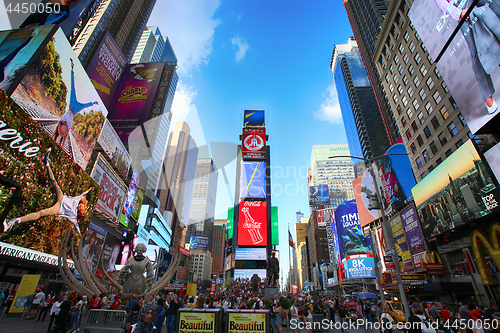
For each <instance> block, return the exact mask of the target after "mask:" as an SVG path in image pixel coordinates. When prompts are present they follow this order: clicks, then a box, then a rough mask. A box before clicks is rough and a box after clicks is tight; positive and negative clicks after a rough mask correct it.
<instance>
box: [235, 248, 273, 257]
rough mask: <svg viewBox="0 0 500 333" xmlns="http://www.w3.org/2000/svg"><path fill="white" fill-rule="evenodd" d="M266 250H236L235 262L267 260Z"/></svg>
mask: <svg viewBox="0 0 500 333" xmlns="http://www.w3.org/2000/svg"><path fill="white" fill-rule="evenodd" d="M266 259H267V252H266V248H253V247H252V248H244V247H240V248H236V249H234V260H266Z"/></svg>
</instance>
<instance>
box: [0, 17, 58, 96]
mask: <svg viewBox="0 0 500 333" xmlns="http://www.w3.org/2000/svg"><path fill="white" fill-rule="evenodd" d="M54 29H55V28H54V26H48V27H39V28H29V29H15V30H5V31H0V62H1V63H2V66H3V70H2V71H0V89H2V90H3V91H6V92H7V94H10V93H11V92H12V90H14V88H15V87H16V86H17V84H18V83H19V81H20V80H21V78H22V77H23V75H24V74H25V72H26V70H27V65H28V63H32V62H33V61H34V57H33V54H35V53H36V52H37V50H38V49H39V48H40V47H41V45H42V44H45V42H46V40H47V38H50V36H52V33H53V31H54Z"/></svg>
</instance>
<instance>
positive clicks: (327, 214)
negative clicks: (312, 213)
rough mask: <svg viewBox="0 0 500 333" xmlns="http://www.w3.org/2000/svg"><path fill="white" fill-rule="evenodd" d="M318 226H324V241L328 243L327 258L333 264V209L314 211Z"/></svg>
mask: <svg viewBox="0 0 500 333" xmlns="http://www.w3.org/2000/svg"><path fill="white" fill-rule="evenodd" d="M316 214H317V220H318V226H320V225H323V226H326V239H327V241H328V256H329V258H330V262H332V263H334V262H335V241H334V239H333V229H332V223H334V222H335V214H334V209H333V208H327V209H320V210H317V211H316Z"/></svg>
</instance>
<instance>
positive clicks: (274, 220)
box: [271, 206, 280, 245]
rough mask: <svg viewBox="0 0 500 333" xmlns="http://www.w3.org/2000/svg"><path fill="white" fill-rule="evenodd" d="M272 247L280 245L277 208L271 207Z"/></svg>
mask: <svg viewBox="0 0 500 333" xmlns="http://www.w3.org/2000/svg"><path fill="white" fill-rule="evenodd" d="M271 245H280V234H279V223H278V207H277V206H271Z"/></svg>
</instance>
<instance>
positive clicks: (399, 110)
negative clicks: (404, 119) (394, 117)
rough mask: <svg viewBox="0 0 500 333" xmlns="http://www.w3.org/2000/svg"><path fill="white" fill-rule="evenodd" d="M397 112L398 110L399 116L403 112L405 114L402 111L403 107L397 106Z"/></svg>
mask: <svg viewBox="0 0 500 333" xmlns="http://www.w3.org/2000/svg"><path fill="white" fill-rule="evenodd" d="M387 104H389V102H387ZM396 110H398V114H401V112H403V110H401V105H398V106H396Z"/></svg>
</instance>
